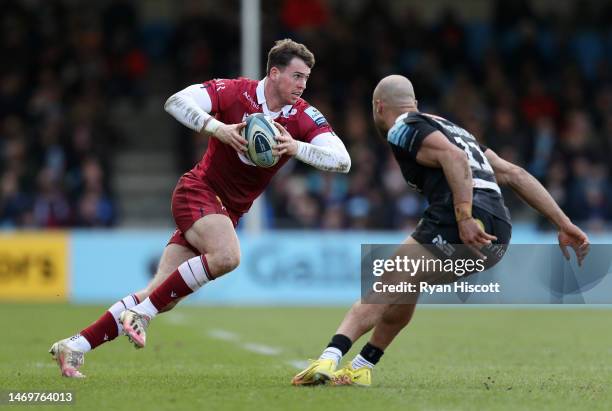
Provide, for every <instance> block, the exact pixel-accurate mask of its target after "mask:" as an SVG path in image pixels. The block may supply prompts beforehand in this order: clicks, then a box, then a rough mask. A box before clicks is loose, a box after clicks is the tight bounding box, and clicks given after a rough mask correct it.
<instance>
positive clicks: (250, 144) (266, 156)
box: [242, 113, 280, 168]
mask: <svg viewBox="0 0 612 411" xmlns="http://www.w3.org/2000/svg"><path fill="white" fill-rule="evenodd" d="M245 121H246V126H245V127H244V128H243V129H242V137H244V139H245V140H246V141H247V156H248V157H249V160H251V162H253V164H255V165H256V166H259V167H265V168H268V167H272V166H274V165H275V164H276V163H278V159H279V157H278V156H275V155H273V154H272V149H273V148H274V146H276V137H277V136H279V135H280V132H279V131H278V129H277V128H276V126H274V122H273V121H272V119H271V118H269V117H268V116H265V115H264V114H263V113H255V114H251V115H250V116H248V117H247V118H246V119H245Z"/></svg>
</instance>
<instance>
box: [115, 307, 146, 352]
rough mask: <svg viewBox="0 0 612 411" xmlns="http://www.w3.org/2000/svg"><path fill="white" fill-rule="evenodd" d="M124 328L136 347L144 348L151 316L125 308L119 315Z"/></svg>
mask: <svg viewBox="0 0 612 411" xmlns="http://www.w3.org/2000/svg"><path fill="white" fill-rule="evenodd" d="M119 321H121V325H123V330H124V331H125V334H126V335H127V337H128V339H129V340H130V341H131V342H132V343H133V344H134V347H136V348H143V347H144V346H145V344H146V342H147V327H148V326H149V321H151V318H150V317H149V316H148V315H144V314H140V313H137V312H136V311H132V310H125V311H124V312H122V313H121V316H120V317H119Z"/></svg>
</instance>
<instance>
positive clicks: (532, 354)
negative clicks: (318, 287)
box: [0, 304, 612, 411]
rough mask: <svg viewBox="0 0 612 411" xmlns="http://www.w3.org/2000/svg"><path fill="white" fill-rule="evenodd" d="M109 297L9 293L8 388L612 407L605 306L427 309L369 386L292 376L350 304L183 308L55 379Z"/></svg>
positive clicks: (326, 405) (183, 398) (90, 402)
mask: <svg viewBox="0 0 612 411" xmlns="http://www.w3.org/2000/svg"><path fill="white" fill-rule="evenodd" d="M104 309H105V307H103V306H99V307H94V306H70V305H51V304H50V305H47V304H32V305H30V304H28V305H25V304H1V305H0V313H1V314H2V315H0V330H2V332H1V336H2V338H1V339H0V390H5V391H6V390H20V391H41V390H44V391H51V390H60V391H65V390H70V391H73V392H74V394H75V398H76V400H75V403H74V404H73V405H68V406H62V407H55V406H51V407H47V406H46V407H45V409H50V408H63V409H74V410H104V409H109V410H111V409H112V410H134V409H138V410H183V409H186V410H188V409H193V410H219V409H221V410H223V409H227V410H238V409H244V410H315V409H316V410H335V409H347V410H372V411H376V410H385V411H390V410H395V409H398V410H399V409H401V410H412V409H414V410H562V409H567V410H609V409H612V395H611V389H610V382H611V381H612V367H611V356H612V329H611V328H610V326H609V325H610V319H611V317H612V311H610V310H603V309H601V310H599V309H559V310H536V309H508V308H506V309H488V308H461V307H459V308H458V307H451V306H449V307H443V308H427V307H426V308H423V307H420V309H417V313H416V315H415V319H414V321H413V323H412V324H411V325H410V326H409V327H408V328H407V329H406V330H404V333H403V334H402V335H401V336H400V337H399V339H398V340H396V341H395V343H394V344H393V345H392V346H391V347H390V348H389V349H388V350H387V352H386V353H385V356H384V357H383V359H382V361H381V363H380V364H379V365H378V366H377V368H376V369H375V371H374V375H373V377H374V378H373V382H374V385H373V386H372V387H371V388H369V389H364V388H355V387H292V386H291V385H290V384H289V381H290V380H291V377H292V376H293V375H294V374H295V373H296V372H297V371H298V370H297V368H296V367H297V366H298V365H299V364H297V365H296V361H298V360H301V361H303V360H306V359H308V358H314V357H316V356H318V354H319V353H320V351H321V350H322V348H323V347H324V346H325V345H326V344H327V342H328V340H329V338H330V336H331V335H332V334H333V332H334V330H335V328H336V326H337V325H338V323H339V321H340V319H341V318H342V316H343V314H344V312H345V309H342V308H224V307H194V306H186V307H180V308H178V309H176V310H174V311H173V312H171V313H168V314H164V315H162V316H160V317H158V318H157V319H155V320H154V321H153V323H152V325H151V327H150V329H149V334H148V345H147V347H146V348H145V349H144V350H139V351H136V350H135V349H134V348H133V347H132V346H131V345H129V344H128V341H127V339H126V338H125V337H120V339H119V340H117V341H114V342H112V343H110V344H106V345H105V346H102V347H100V348H99V349H97V350H95V351H94V352H92V353H90V354H88V355H87V356H86V361H85V366H84V367H83V368H82V370H83V372H84V373H85V374H86V375H87V378H86V379H85V380H71V379H66V378H60V376H59V371H58V369H57V367H56V366H55V365H54V363H53V362H52V361H51V360H50V356H49V354H47V349H48V348H49V346H50V345H51V343H52V342H54V341H55V340H57V339H60V338H63V337H66V336H68V335H70V334H72V333H75V332H77V331H78V330H79V329H81V328H82V327H84V326H86V325H88V324H89V323H90V322H91V321H92V320H93V319H96V318H97V317H98V316H99V315H100V314H101V312H102V311H103V310H104ZM363 343H365V340H364V341H360V342H358V343H357V344H356V345H355V347H354V348H353V350H352V351H351V353H350V354H349V355H348V356H347V357H348V358H352V356H353V355H354V353H355V352H357V351H358V350H359V349H360V347H361V346H362V344H363ZM348 358H347V359H348ZM0 408H3V407H2V406H0ZM25 408H29V407H25V406H17V407H14V409H25ZM32 408H36V409H38V408H39V406H34V407H32Z"/></svg>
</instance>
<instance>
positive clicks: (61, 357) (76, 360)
mask: <svg viewBox="0 0 612 411" xmlns="http://www.w3.org/2000/svg"><path fill="white" fill-rule="evenodd" d="M68 341H69V338H66V339H63V340H60V341H58V342H56V343H54V344H53V345H52V346H51V348H50V349H49V353H50V354H51V356H52V357H53V359H54V360H55V361H56V362H57V365H59V367H60V370H61V372H62V376H64V377H68V378H85V375H83V374H81V372H80V371H79V367H81V365H83V364H84V363H85V353H84V352H82V351H78V350H73V349H72V348H70V347H68V345H67V344H66V343H67V342H68Z"/></svg>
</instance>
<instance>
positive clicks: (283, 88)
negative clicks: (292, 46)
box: [270, 57, 310, 105]
mask: <svg viewBox="0 0 612 411" xmlns="http://www.w3.org/2000/svg"><path fill="white" fill-rule="evenodd" d="M309 76H310V68H309V67H308V66H307V65H306V63H304V61H303V60H302V59H300V58H297V57H294V58H293V59H292V60H291V61H290V62H289V64H288V65H287V67H285V68H283V69H277V70H274V72H272V71H271V73H270V78H271V79H272V80H273V81H274V82H275V83H276V92H277V93H278V97H279V98H280V100H282V101H283V103H284V104H285V105H289V104H291V105H293V104H295V103H296V102H297V101H298V99H299V98H300V97H301V96H302V93H303V92H304V90H306V82H307V81H308V77H309Z"/></svg>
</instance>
